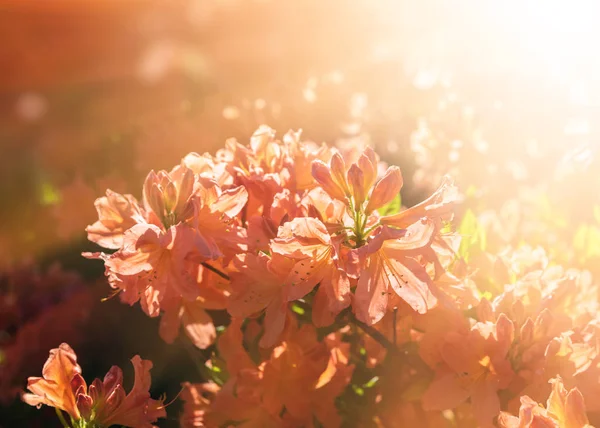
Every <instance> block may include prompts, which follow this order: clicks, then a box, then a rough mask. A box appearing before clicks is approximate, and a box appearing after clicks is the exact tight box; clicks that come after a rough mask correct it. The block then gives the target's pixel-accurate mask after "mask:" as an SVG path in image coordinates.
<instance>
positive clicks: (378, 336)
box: [350, 315, 398, 353]
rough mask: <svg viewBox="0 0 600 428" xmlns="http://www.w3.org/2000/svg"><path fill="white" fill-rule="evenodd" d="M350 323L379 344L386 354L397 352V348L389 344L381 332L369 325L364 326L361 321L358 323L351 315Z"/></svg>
mask: <svg viewBox="0 0 600 428" xmlns="http://www.w3.org/2000/svg"><path fill="white" fill-rule="evenodd" d="M350 322H351V323H353V324H354V325H356V326H358V328H360V329H361V330H362V331H363V332H365V333H366V334H368V335H369V336H371V337H372V338H373V339H374V340H375V341H376V342H377V343H379V344H380V345H381V346H383V347H384V348H385V349H386V350H387V351H388V352H391V353H396V352H398V348H396V346H395V345H394V344H393V343H392V342H390V341H389V339H388V338H387V337H385V335H384V334H383V333H382V332H380V331H379V330H377V329H375V328H374V327H372V326H370V325H367V324H365V323H364V322H362V321H359V320H358V319H356V317H354V316H353V315H351V318H350Z"/></svg>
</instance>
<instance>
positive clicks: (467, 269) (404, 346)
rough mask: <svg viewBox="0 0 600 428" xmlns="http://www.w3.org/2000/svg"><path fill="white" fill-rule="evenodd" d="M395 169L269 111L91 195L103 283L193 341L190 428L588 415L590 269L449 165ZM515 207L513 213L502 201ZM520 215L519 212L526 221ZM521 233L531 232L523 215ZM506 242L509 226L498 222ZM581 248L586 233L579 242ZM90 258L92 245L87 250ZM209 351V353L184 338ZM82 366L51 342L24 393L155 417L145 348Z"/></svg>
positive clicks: (101, 417) (591, 393) (67, 419)
mask: <svg viewBox="0 0 600 428" xmlns="http://www.w3.org/2000/svg"><path fill="white" fill-rule="evenodd" d="M402 186H403V177H402V173H401V170H400V168H398V167H397V166H388V165H386V164H385V163H384V162H382V161H381V160H380V158H379V157H378V155H377V154H376V153H375V152H374V151H373V150H372V149H371V148H370V147H368V146H367V145H365V146H364V148H363V147H357V146H356V145H349V144H342V145H341V146H339V147H337V148H334V147H332V146H330V145H327V144H316V143H313V142H310V141H305V140H303V139H302V138H301V133H300V132H292V131H290V132H288V133H286V134H285V135H283V136H282V137H281V138H280V139H278V138H277V136H276V133H275V131H274V130H273V129H271V128H269V127H267V126H262V127H260V128H259V129H258V130H257V131H256V132H255V133H254V134H253V135H252V136H251V138H250V141H249V144H242V143H240V142H238V141H236V140H233V139H232V140H228V141H227V142H226V144H225V147H224V148H223V149H221V150H219V151H217V152H216V154H214V155H211V154H208V153H204V154H197V153H190V154H188V155H186V156H185V157H184V158H183V159H182V160H181V163H180V164H179V165H177V166H175V167H174V168H173V169H172V170H170V171H158V172H154V171H152V172H150V173H149V174H148V176H147V178H146V180H145V182H144V185H143V187H142V189H141V190H142V191H141V195H142V197H141V200H138V199H137V198H136V197H135V196H133V195H130V194H119V193H116V192H113V191H112V190H107V191H106V196H103V197H100V198H98V199H97V200H96V203H95V206H96V210H97V212H98V221H96V222H95V223H93V224H91V225H90V226H88V227H87V229H86V230H87V234H88V238H89V239H90V240H91V241H92V242H94V243H96V244H98V245H99V246H101V247H103V248H104V249H105V250H106V251H105V252H94V253H91V252H88V253H84V256H85V257H87V258H89V259H94V260H100V261H102V262H103V263H104V267H105V275H106V277H107V279H108V283H109V285H110V287H111V288H112V291H111V292H110V293H108V296H107V298H111V297H114V298H118V299H120V300H121V302H123V303H126V304H128V305H131V306H133V305H136V304H138V303H139V305H140V306H141V308H142V310H143V311H144V312H145V314H146V315H148V316H149V317H158V318H160V323H159V329H158V332H157V333H158V334H159V335H160V337H161V338H162V339H163V341H164V342H165V343H164V346H169V344H172V343H174V342H175V341H176V340H178V341H183V342H184V343H187V346H188V347H189V348H190V351H192V355H196V356H197V357H198V361H197V366H198V369H199V370H200V373H201V374H202V377H203V378H204V380H205V382H203V383H191V382H185V383H183V384H182V385H181V392H180V395H179V397H178V398H180V399H181V400H183V401H184V406H183V411H182V413H181V414H180V415H174V417H178V418H179V422H180V425H181V426H183V427H201V426H207V427H226V426H247V427H250V426H256V427H280V426H285V427H288V426H289V427H308V426H313V427H338V426H381V427H396V426H398V427H400V426H427V427H488V426H489V427H492V426H502V427H529V426H532V427H533V426H556V427H569V428H579V427H584V426H589V423H590V421H592V422H593V421H596V420H598V417H599V416H600V382H599V381H598V379H599V377H600V360H599V359H598V358H599V353H598V349H599V348H598V340H599V338H598V336H597V334H598V331H599V330H598V288H597V286H596V283H595V282H594V280H593V277H592V275H591V273H590V272H589V271H586V270H583V269H578V268H574V267H570V266H561V265H560V264H559V263H558V262H557V260H565V259H567V260H568V259H569V257H568V256H567V255H566V254H565V255H564V257H562V258H561V259H557V258H555V257H552V256H551V255H550V254H549V253H548V252H547V251H546V250H545V249H544V248H543V247H541V246H531V245H528V244H527V242H526V241H523V240H522V241H521V242H520V243H519V244H517V245H513V244H511V243H510V242H508V243H507V240H506V239H503V238H506V236H504V235H505V234H506V233H507V232H506V231H507V230H509V229H511V230H515V228H517V229H518V227H517V226H513V227H512V228H501V227H498V224H506V223H507V221H508V220H507V219H506V218H505V217H503V215H502V213H501V212H496V211H491V212H490V211H489V210H485V209H484V210H481V211H480V212H474V211H472V210H471V209H469V210H466V211H465V209H464V208H463V205H464V202H465V199H466V198H468V197H469V196H468V195H465V192H463V191H461V189H460V188H458V187H457V186H455V185H454V183H453V181H452V179H451V178H450V177H447V176H446V177H443V178H441V182H440V183H439V187H438V188H437V189H436V190H434V191H433V192H432V194H431V195H430V196H429V197H427V198H426V199H425V200H423V201H422V202H420V203H418V204H416V205H413V206H412V207H410V208H406V207H405V206H404V205H403V203H402V200H401V198H400V192H401V189H402ZM513 223H514V220H513ZM517 223H519V224H520V222H519V221H517ZM520 236H521V238H522V239H525V238H527V236H528V235H527V233H526V231H523V232H521V234H520ZM508 241H510V240H508ZM574 251H575V253H576V252H577V251H578V249H577V248H575V249H574ZM90 263H91V262H90ZM194 348H197V349H200V350H204V355H206V356H208V358H205V359H204V360H202V359H200V357H199V354H193V350H194ZM131 361H132V363H133V366H134V370H135V382H134V385H133V386H132V388H131V389H130V390H129V392H126V389H125V388H124V386H123V373H122V371H121V369H120V368H118V367H116V366H114V367H112V368H111V369H110V370H109V371H108V373H107V374H106V376H105V377H104V379H103V380H100V379H96V380H93V381H92V380H91V379H86V378H85V377H83V373H82V369H81V367H80V366H79V364H78V362H77V355H76V350H74V349H72V348H71V346H70V345H69V344H67V343H63V344H61V345H60V346H59V347H58V348H55V349H52V350H50V356H49V358H48V360H47V362H46V364H45V365H44V367H43V369H42V372H41V374H42V376H41V377H30V378H29V380H28V383H27V389H28V390H29V392H28V393H26V394H23V395H22V398H23V400H24V401H25V402H26V403H28V404H31V405H34V406H40V405H47V406H51V407H54V408H55V409H56V412H57V415H58V418H59V419H60V421H61V423H62V424H63V425H64V426H65V427H73V428H75V427H108V426H111V425H122V426H131V427H151V426H153V424H154V423H157V421H158V420H160V419H161V418H165V417H166V415H167V413H168V412H169V409H168V406H169V403H168V402H167V400H166V397H164V396H162V397H154V398H152V397H151V395H150V393H149V389H150V384H151V379H150V369H151V368H152V363H151V362H150V361H148V360H143V359H142V358H140V357H139V356H133V358H132V360H131Z"/></svg>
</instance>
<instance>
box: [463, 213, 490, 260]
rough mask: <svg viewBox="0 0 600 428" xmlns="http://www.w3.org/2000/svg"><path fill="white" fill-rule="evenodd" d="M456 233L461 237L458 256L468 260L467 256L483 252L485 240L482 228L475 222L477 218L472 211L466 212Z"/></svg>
mask: <svg viewBox="0 0 600 428" xmlns="http://www.w3.org/2000/svg"><path fill="white" fill-rule="evenodd" d="M458 233H459V235H460V236H461V242H460V247H459V248H458V255H459V256H460V257H461V258H463V259H465V260H469V256H470V255H471V254H472V253H473V252H474V251H485V249H486V246H487V238H486V234H485V230H484V229H483V226H481V224H480V223H479V221H478V220H477V216H476V215H475V213H474V212H473V211H472V210H470V209H469V210H467V212H465V215H464V217H463V219H462V221H461V223H460V226H459V227H458Z"/></svg>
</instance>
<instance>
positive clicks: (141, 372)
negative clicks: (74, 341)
mask: <svg viewBox="0 0 600 428" xmlns="http://www.w3.org/2000/svg"><path fill="white" fill-rule="evenodd" d="M131 362H132V364H133V367H134V370H135V382H134V385H133V388H132V389H131V391H130V392H129V394H127V395H126V394H125V390H124V389H123V373H122V371H121V369H120V368H118V367H116V366H113V367H112V368H111V369H110V370H109V371H108V373H107V374H106V376H105V377H104V380H103V381H101V380H100V379H95V380H94V382H92V384H91V385H90V386H89V387H88V386H87V384H86V382H85V380H84V379H83V377H82V376H81V367H79V364H77V356H76V355H75V352H74V351H73V349H71V347H70V346H69V345H67V344H66V343H62V344H61V345H60V346H59V347H58V348H56V349H52V350H51V351H50V357H49V358H48V361H46V364H44V368H43V370H42V376H43V377H30V378H29V379H28V381H27V389H29V391H31V393H26V394H23V401H25V402H26V403H27V404H30V405H32V406H39V405H42V404H45V405H47V406H51V407H56V408H58V409H60V410H64V411H66V412H67V413H68V414H69V415H70V416H71V418H72V419H73V420H76V421H77V420H80V419H83V420H85V421H87V422H94V423H96V424H98V425H101V426H111V425H124V426H128V427H136V428H137V427H140V428H151V427H152V422H155V421H156V420H157V419H158V418H162V417H165V416H166V412H165V409H164V406H163V404H162V401H157V400H153V399H152V398H150V393H149V392H148V390H149V389H150V369H151V368H152V363H151V362H150V361H147V360H142V359H141V358H140V357H139V356H138V355H136V356H135V357H133V358H132V359H131Z"/></svg>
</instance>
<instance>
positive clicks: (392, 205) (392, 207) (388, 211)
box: [377, 193, 402, 216]
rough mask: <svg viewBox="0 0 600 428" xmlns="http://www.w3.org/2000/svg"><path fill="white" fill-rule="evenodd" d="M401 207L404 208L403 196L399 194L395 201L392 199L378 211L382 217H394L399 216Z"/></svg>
mask: <svg viewBox="0 0 600 428" xmlns="http://www.w3.org/2000/svg"><path fill="white" fill-rule="evenodd" d="M401 207H402V196H401V195H400V193H398V194H397V195H396V197H395V198H394V199H392V200H391V201H390V202H388V203H387V204H385V205H384V206H382V207H381V208H379V209H378V210H377V211H378V212H379V214H381V215H382V216H385V215H394V214H398V213H399V212H400V208H401Z"/></svg>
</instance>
